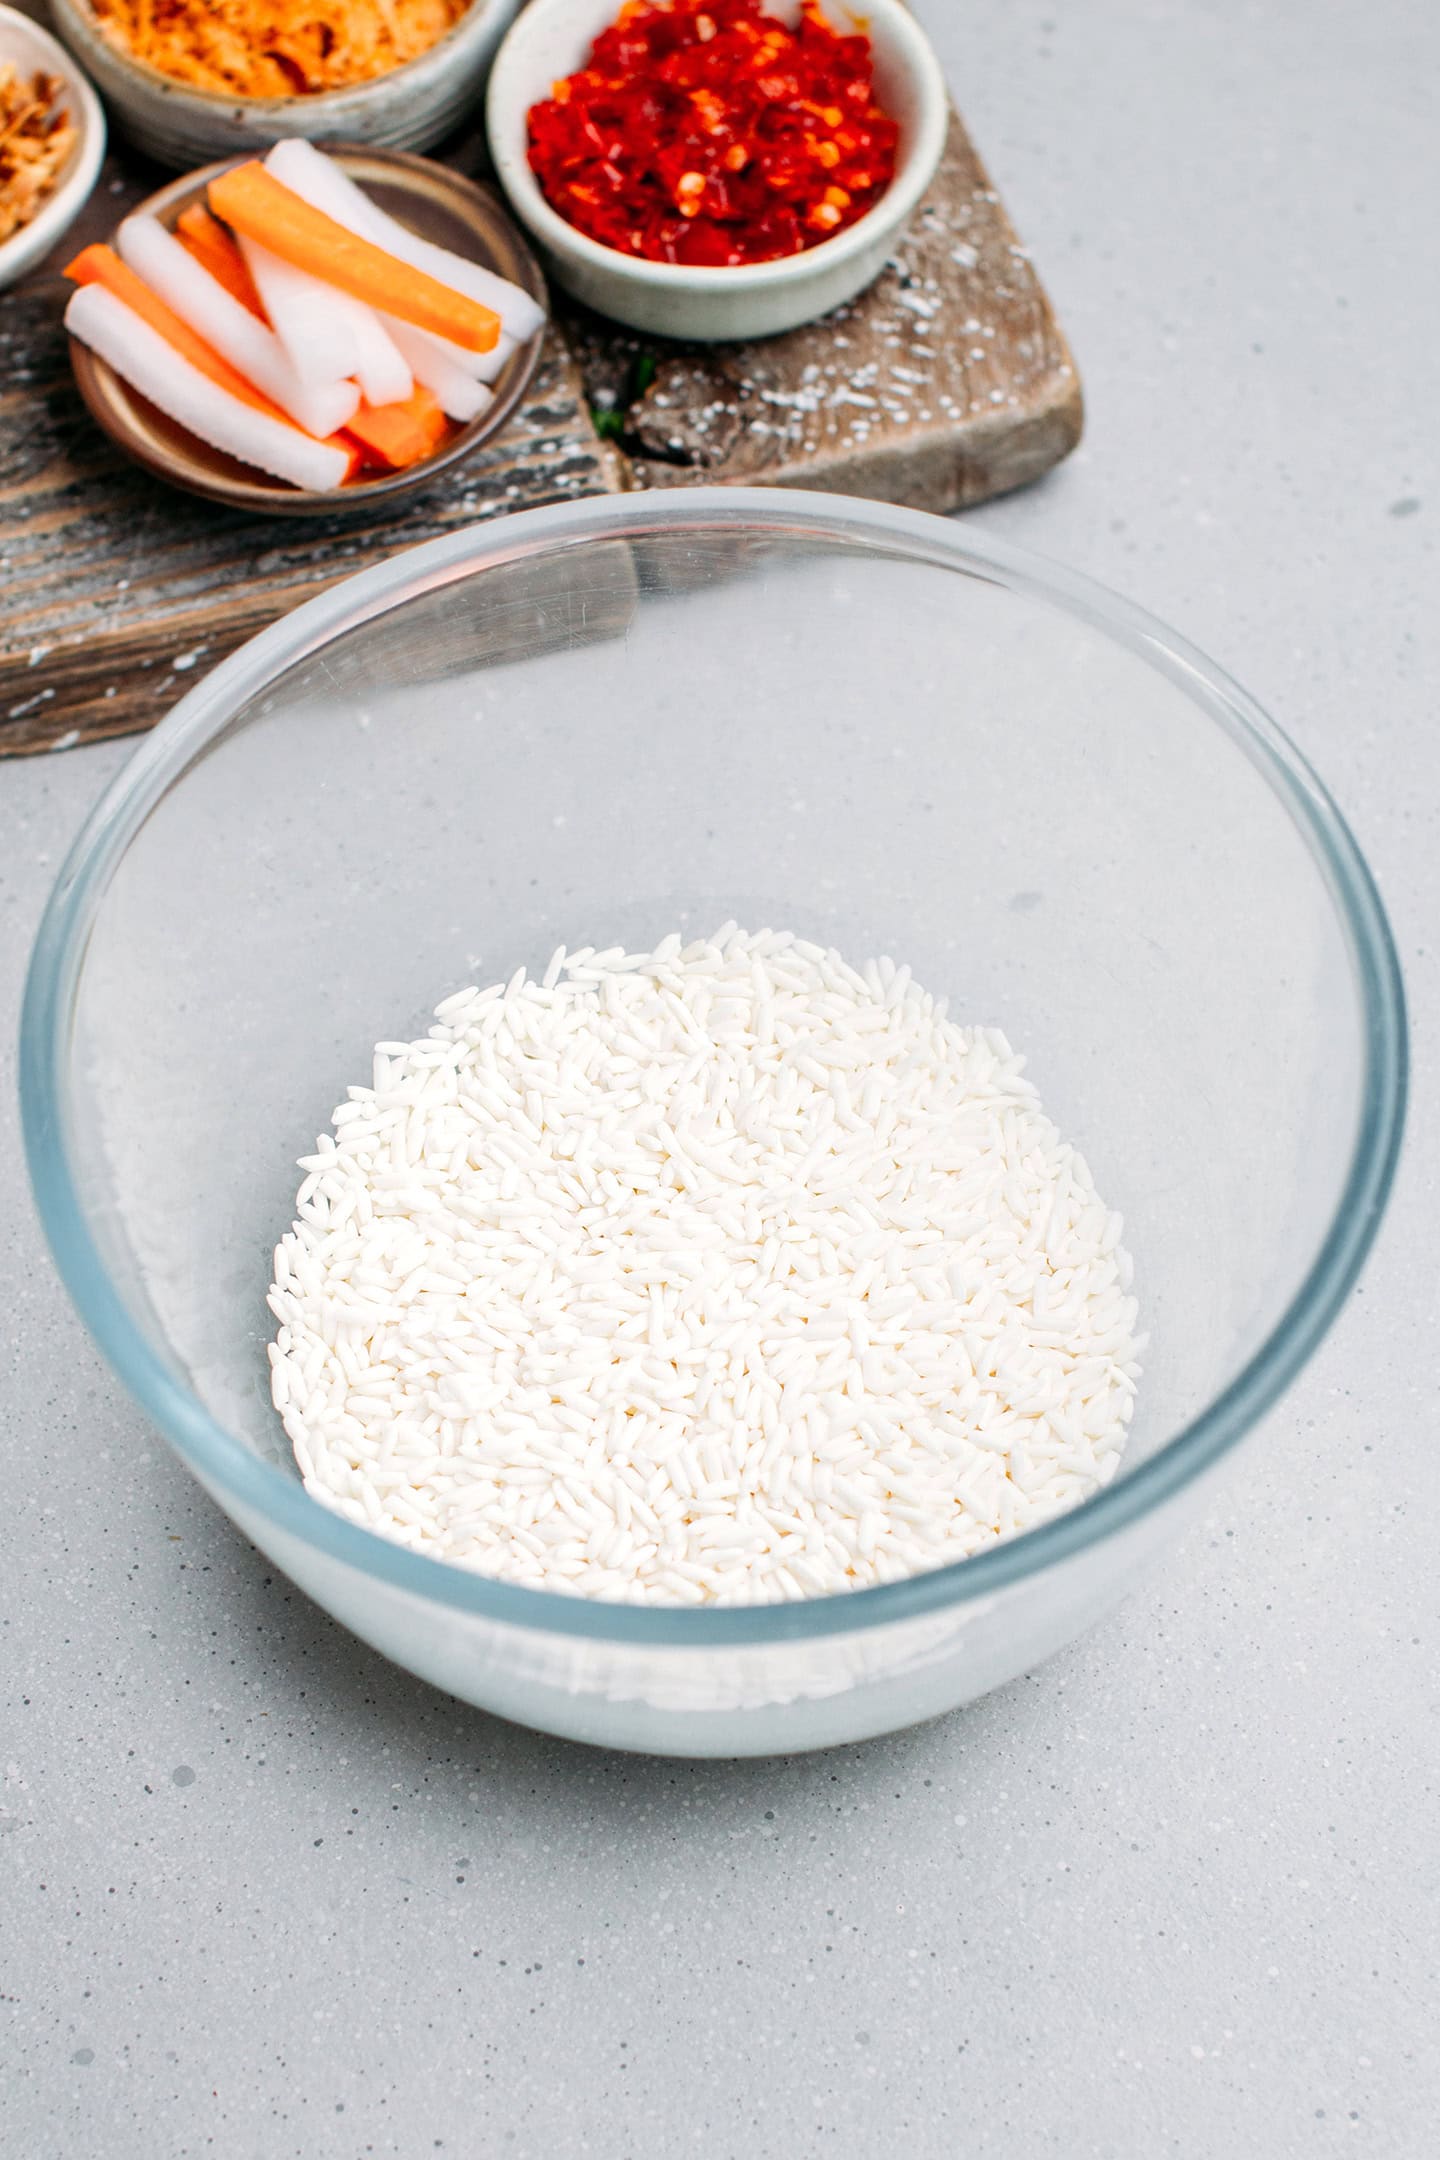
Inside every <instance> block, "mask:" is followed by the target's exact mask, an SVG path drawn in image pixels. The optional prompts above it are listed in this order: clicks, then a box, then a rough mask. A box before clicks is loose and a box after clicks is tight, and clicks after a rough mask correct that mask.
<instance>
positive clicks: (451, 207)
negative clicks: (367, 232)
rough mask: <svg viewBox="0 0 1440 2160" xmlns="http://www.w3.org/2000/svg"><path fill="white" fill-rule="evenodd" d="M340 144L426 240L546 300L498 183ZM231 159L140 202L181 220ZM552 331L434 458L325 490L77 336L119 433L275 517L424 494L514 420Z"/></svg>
mask: <svg viewBox="0 0 1440 2160" xmlns="http://www.w3.org/2000/svg"><path fill="white" fill-rule="evenodd" d="M333 154H334V157H335V161H336V163H337V164H338V165H339V166H341V167H342V169H343V170H344V171H345V172H347V173H348V174H349V176H350V178H351V179H352V180H354V181H356V182H357V183H358V185H359V186H361V187H363V188H364V190H365V192H366V194H367V195H371V196H373V197H374V199H375V201H376V202H377V203H379V205H380V207H381V208H382V209H384V210H388V211H389V212H390V214H391V216H392V217H396V218H399V219H400V220H401V222H402V223H403V224H406V225H408V226H409V227H410V228H411V230H412V231H414V232H418V233H420V234H422V235H423V237H424V238H425V239H427V240H434V241H435V242H437V243H438V245H439V246H441V247H448V248H452V249H454V251H455V252H456V253H457V254H459V255H465V256H468V257H469V258H470V260H471V261H472V262H478V263H483V264H484V265H485V267H486V268H487V269H490V270H495V271H498V273H499V275H500V276H501V277H503V278H509V280H510V282H511V283H512V284H513V285H520V286H523V288H524V290H525V291H526V292H528V293H532V294H533V295H534V297H535V298H536V299H537V300H538V301H539V302H540V303H541V305H542V306H543V305H544V303H545V298H546V294H545V280H544V278H543V277H542V276H541V274H540V267H539V265H538V263H537V262H536V260H535V258H534V256H533V255H532V254H531V252H530V250H529V248H528V247H527V246H526V245H525V241H524V237H523V235H522V234H521V233H520V232H519V231H517V229H516V227H515V226H514V225H513V224H512V223H511V221H510V219H509V218H508V217H506V215H505V213H504V211H503V210H502V209H501V207H500V205H499V204H498V203H497V202H496V201H495V200H494V198H493V196H491V194H490V193H489V192H488V190H486V189H483V188H478V187H476V186H475V184H474V182H473V181H471V180H466V179H464V178H463V177H462V176H461V175H460V174H459V173H455V172H451V171H450V170H449V168H448V167H447V166H444V165H437V164H435V163H434V162H433V161H432V160H431V159H429V158H418V157H407V156H405V155H404V154H403V153H401V152H400V151H396V150H362V149H358V148H351V149H346V150H337V151H335V152H334V153H333ZM232 162H233V161H232ZM224 169H225V168H224V165H223V164H217V165H210V166H206V167H204V168H202V170H201V171H199V172H196V173H188V174H187V175H186V176H185V178H184V179H183V180H172V181H171V182H170V183H169V185H168V186H167V187H163V188H161V189H160V190H159V191H158V193H156V194H154V195H152V196H150V197H149V198H148V200H147V201H145V202H143V203H141V204H139V206H138V212H139V213H143V214H145V215H147V216H150V217H157V218H159V220H160V222H161V224H162V225H166V226H169V227H170V228H171V229H172V230H173V229H174V226H175V223H176V220H177V219H178V218H179V216H180V213H181V212H182V211H183V210H185V209H186V208H188V206H189V205H190V204H191V203H197V202H204V200H205V190H206V188H207V187H208V185H209V183H210V182H211V181H212V180H213V179H214V177H215V175H216V174H217V173H218V172H223V171H224ZM544 338H545V331H544V326H543V325H542V327H541V328H540V329H539V330H537V331H536V333H535V335H534V336H533V337H531V338H527V339H526V340H525V342H524V344H523V345H517V346H516V348H515V350H514V352H512V353H511V355H510V357H509V359H508V360H507V361H506V362H505V365H504V367H503V368H502V369H501V371H500V373H499V374H498V375H497V376H496V378H495V381H494V382H493V383H492V385H491V401H490V403H489V404H488V405H487V406H486V408H485V410H484V412H483V413H481V414H480V415H479V416H478V418H476V419H474V420H471V421H468V422H467V423H466V424H465V425H464V426H463V427H457V428H456V429H455V431H454V432H453V433H452V434H451V435H449V436H447V437H446V439H445V441H444V442H443V443H442V444H441V446H440V448H439V449H438V450H437V451H436V452H435V453H434V455H433V456H432V457H428V458H426V459H424V460H423V462H422V463H420V464H419V465H409V466H407V467H406V468H405V470H404V471H403V472H392V473H375V474H373V475H371V476H370V477H368V478H366V479H362V480H355V481H352V482H350V484H349V485H348V486H346V487H343V488H339V489H336V490H334V491H332V492H329V493H326V494H317V493H315V492H313V491H312V490H310V489H308V488H297V487H291V486H289V484H288V483H287V482H286V481H284V480H277V479H275V478H273V477H272V476H271V474H269V473H263V472H260V471H258V470H257V469H256V468H255V467H254V466H253V465H242V464H241V463H240V462H239V460H238V459H236V458H232V457H227V456H226V455H225V453H224V451H223V450H215V449H212V447H211V446H210V444H209V443H205V442H201V440H200V438H199V437H198V436H197V435H192V434H190V433H189V431H188V430H187V429H185V428H183V427H180V426H179V425H178V423H177V422H175V421H174V420H172V419H170V418H169V416H168V415H167V414H165V413H162V412H161V411H159V410H158V408H157V407H156V406H154V405H152V404H151V403H150V401H149V399H148V398H144V397H141V395H140V393H139V391H138V390H132V389H131V387H130V385H129V384H128V383H126V382H123V381H122V380H121V378H120V377H119V376H118V375H117V374H116V373H115V370H114V369H113V368H112V367H111V366H110V365H109V364H108V362H106V361H104V360H102V359H101V358H100V356H99V354H98V353H93V352H91V351H90V350H89V349H88V348H87V347H86V346H84V345H82V344H81V343H80V341H79V339H78V338H71V340H70V364H71V366H72V367H73V369H74V371H75V381H76V384H77V386H78V388H79V391H80V395H81V397H82V398H83V399H84V400H85V403H86V405H87V406H88V407H89V409H90V411H91V413H92V415H93V416H94V418H95V419H96V420H97V421H98V422H99V424H100V426H101V427H102V428H103V429H104V430H105V433H106V434H107V435H108V436H109V437H110V439H111V441H112V442H116V443H118V444H119V445H120V448H121V449H122V450H124V451H125V452H127V454H128V455H129V456H130V457H132V458H134V460H135V462H136V464H137V465H143V466H144V467H145V469H146V471H147V472H152V473H154V474H155V475H156V476H157V478H159V479H161V480H168V481H169V483H170V485H171V486H172V487H178V488H184V489H185V491H186V493H187V494H190V495H203V496H205V497H207V498H208V500H209V501H211V502H219V503H226V504H228V505H229V506H230V507H231V508H232V509H235V510H254V511H257V512H259V513H260V514H261V515H262V516H266V517H336V516H347V517H348V516H351V515H353V514H356V513H362V512H365V511H368V510H370V509H372V508H373V507H374V505H375V504H376V503H377V502H393V501H394V500H395V499H396V498H397V497H398V496H406V495H417V494H419V493H420V491H421V490H422V489H423V488H427V487H429V486H430V485H431V484H432V482H433V481H434V479H435V476H436V474H437V473H439V472H442V471H443V470H444V469H445V467H446V466H447V465H454V464H456V463H457V462H458V460H459V459H461V458H463V457H468V456H469V454H470V452H471V451H472V450H475V449H478V448H479V446H480V444H481V443H482V442H486V441H488V440H489V438H490V437H491V436H492V435H494V434H496V433H497V432H498V431H499V429H501V428H502V427H504V425H505V423H506V421H507V420H508V419H509V417H510V415H511V413H513V412H514V410H515V407H516V406H517V405H518V404H519V402H520V400H521V398H522V397H523V396H524V395H525V391H526V389H527V387H528V385H529V382H530V378H531V376H532V375H533V374H534V372H535V368H536V365H537V363H538V361H539V358H540V348H541V346H542V344H543V342H544Z"/></svg>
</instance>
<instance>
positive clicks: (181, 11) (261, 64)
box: [92, 0, 470, 98]
mask: <svg viewBox="0 0 1440 2160" xmlns="http://www.w3.org/2000/svg"><path fill="white" fill-rule="evenodd" d="M92 5H93V6H94V9H95V13H96V16H97V17H98V19H99V21H100V25H101V27H102V29H103V30H104V31H105V33H106V35H107V36H108V37H109V38H110V40H111V42H112V43H113V44H116V45H118V46H119V47H120V48H121V50H122V51H124V52H127V53H129V54H130V56H131V57H132V58H133V59H136V60H143V61H144V62H145V63H146V64H147V65H148V66H150V67H153V68H155V69H157V70H158V71H159V73H160V74H162V75H168V76H169V77H170V78H171V79H172V81H174V82H182V83H188V84H189V85H190V87H191V88H192V89H195V90H216V91H219V92H220V93H221V94H222V95H229V96H231V97H247V98H273V97H296V96H307V95H314V93H315V92H317V91H320V90H341V89H344V87H345V86H346V84H347V83H359V82H368V81H369V80H370V79H371V77H372V76H375V75H386V74H388V73H389V71H390V69H391V68H397V67H403V65H404V64H405V62H406V61H407V60H416V59H418V58H419V56H420V54H421V53H423V52H428V51H429V49H430V47H431V46H432V45H434V44H435V43H436V42H437V41H438V40H439V39H440V38H442V37H444V35H445V33H446V31H447V30H449V29H450V28H451V27H452V25H453V24H455V23H457V22H458V21H459V20H460V17H461V16H462V15H463V14H465V12H466V10H467V9H468V8H469V6H470V0H92Z"/></svg>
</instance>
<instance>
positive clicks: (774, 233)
mask: <svg viewBox="0 0 1440 2160" xmlns="http://www.w3.org/2000/svg"><path fill="white" fill-rule="evenodd" d="M864 10H865V11H864V15H863V17H862V16H861V15H859V14H857V13H852V12H851V10H850V8H849V7H848V6H847V5H845V4H844V0H788V4H787V0H624V4H623V5H621V6H620V8H619V12H618V14H617V12H616V9H615V0H532V5H531V6H530V7H529V8H527V9H526V10H525V12H524V13H523V14H522V15H521V17H520V19H519V20H518V22H517V23H516V24H515V26H514V28H513V29H512V30H511V31H510V33H509V36H508V37H507V39H506V41H505V43H504V45H503V46H502V48H501V51H500V55H499V57H498V59H497V61H496V63H495V69H494V73H493V75H492V77H491V84H490V93H489V103H488V121H489V130H490V143H491V150H492V153H493V155H494V158H495V164H496V170H497V172H498V173H499V176H500V180H501V182H502V184H503V186H504V188H505V190H506V193H507V194H508V196H509V198H510V201H511V203H512V205H513V207H514V209H515V210H516V212H517V214H518V215H519V216H520V217H521V218H522V219H523V220H524V221H525V223H526V224H527V226H528V227H529V228H530V231H531V233H532V234H533V236H534V238H535V239H536V241H537V242H538V243H539V245H540V247H541V248H542V250H543V251H544V253H545V255H546V257H547V258H548V261H549V266H550V268H551V270H552V272H553V274H554V276H555V278H556V279H557V281H558V282H559V283H560V284H562V285H564V286H566V287H567V288H568V289H569V290H570V291H571V292H573V293H574V294H575V295H576V296H577V297H578V298H579V299H581V300H583V301H585V302H586V303H587V304H588V305H589V306H591V307H594V308H596V309H598V310H599V311H600V312H601V313H602V314H606V315H611V316H613V317H615V318H616V319H617V320H619V321H621V322H624V323H628V324H630V325H631V326H632V327H634V328H637V329H643V330H649V331H654V332H656V333H658V334H660V335H662V336H670V337H680V338H697V339H721V338H741V337H763V336H767V335H770V334H772V333H775V332H778V331H782V330H789V329H793V328H794V327H795V326H796V325H797V324H799V323H802V322H809V321H812V320H814V319H815V318H816V317H817V316H820V315H824V314H826V313H828V312H829V310H830V309H831V308H834V307H838V306H839V305H840V304H841V302H842V301H845V300H849V299H851V298H853V297H854V295H855V294H856V293H857V292H860V291H861V290H863V288H864V287H865V286H866V285H868V284H869V283H870V282H871V281H872V280H873V279H874V278H875V277H876V276H878V274H879V272H880V271H881V269H882V268H883V267H884V264H885V262H886V260H887V258H888V257H889V255H890V253H891V251H892V249H893V247H894V245H895V242H896V241H897V240H898V238H899V236H900V234H901V232H902V231H903V229H904V227H905V225H906V224H907V223H908V222H909V219H910V217H911V215H912V214H913V212H914V210H915V209H916V207H917V205H918V204H919V202H920V199H921V197H922V196H923V194H924V192H925V190H926V188H927V187H928V185H929V183H930V181H931V179H932V178H933V176H934V172H935V168H936V165H937V164H938V163H939V159H940V154H941V151H942V149H943V146H944V139H945V127H946V120H947V98H946V90H945V83H944V78H943V76H942V74H941V71H940V67H939V63H938V62H937V60H936V58H935V55H934V53H933V52H932V50H931V48H930V46H929V44H928V43H927V41H926V39H925V37H924V34H923V33H922V32H921V30H920V29H919V28H918V26H917V25H916V23H915V22H914V20H913V18H912V17H911V16H910V15H909V14H908V12H907V11H906V9H905V8H904V7H903V6H901V5H900V0H864Z"/></svg>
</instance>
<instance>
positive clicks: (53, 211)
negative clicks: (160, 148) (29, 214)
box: [0, 7, 105, 290]
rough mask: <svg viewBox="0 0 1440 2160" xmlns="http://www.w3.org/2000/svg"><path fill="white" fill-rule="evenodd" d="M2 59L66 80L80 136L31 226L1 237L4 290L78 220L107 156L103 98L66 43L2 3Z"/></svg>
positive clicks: (69, 104)
mask: <svg viewBox="0 0 1440 2160" xmlns="http://www.w3.org/2000/svg"><path fill="white" fill-rule="evenodd" d="M0 60H9V61H11V62H13V64H14V65H15V66H16V67H17V68H19V70H20V72H21V74H22V75H33V74H34V73H35V70H36V69H37V68H41V69H43V70H44V72H45V73H46V74H47V75H58V76H59V78H60V80H61V82H62V83H63V84H64V85H65V105H66V107H67V109H68V111H69V113H70V117H71V119H72V120H73V121H74V122H75V129H76V137H75V144H74V148H73V149H72V150H71V152H70V159H69V163H68V164H67V165H66V167H65V169H64V171H63V172H62V173H61V175H60V180H59V184H58V186H56V188H55V189H54V190H53V192H52V193H51V194H49V195H47V196H46V198H45V200H44V202H42V203H41V205H40V208H39V209H38V210H37V211H36V213H35V215H34V217H33V218H31V220H30V222H29V224H28V225H22V226H21V227H20V229H19V231H18V232H14V233H12V234H11V235H10V238H9V239H8V240H0V290H3V289H4V287H5V286H7V285H13V284H14V283H15V280H16V279H17V278H18V277H23V276H24V274H25V272H26V271H27V270H28V269H30V268H31V267H32V265H33V264H35V263H37V262H39V260H40V258H41V256H42V255H48V254H49V252H50V250H51V248H52V247H54V246H55V243H56V242H57V241H58V240H60V239H61V238H62V237H63V236H64V234H65V233H66V232H67V231H68V230H69V228H70V226H71V225H73V224H74V222H75V220H76V218H77V217H78V216H79V215H80V212H81V211H82V210H83V209H84V207H85V204H86V202H87V201H88V200H89V197H90V193H91V190H92V189H93V187H94V185H95V182H96V180H97V179H98V178H99V174H100V161H101V159H102V158H103V157H104V155H105V115H104V113H103V112H102V111H101V110H100V100H99V99H98V98H97V97H96V95H95V92H94V91H93V90H92V89H91V87H90V85H89V83H88V82H87V81H86V80H85V77H84V76H83V75H82V74H81V72H80V70H79V68H78V67H77V66H76V65H75V62H74V61H73V60H72V59H71V57H70V55H69V53H67V52H66V50H65V48H64V47H63V46H62V45H57V44H56V42H55V40H54V38H53V37H51V35H50V33H49V31H48V30H42V29H41V27H40V25H39V23H37V22H32V21H31V20H30V18H29V16H28V15H20V14H17V13H16V11H15V9H14V8H8V7H0Z"/></svg>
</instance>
